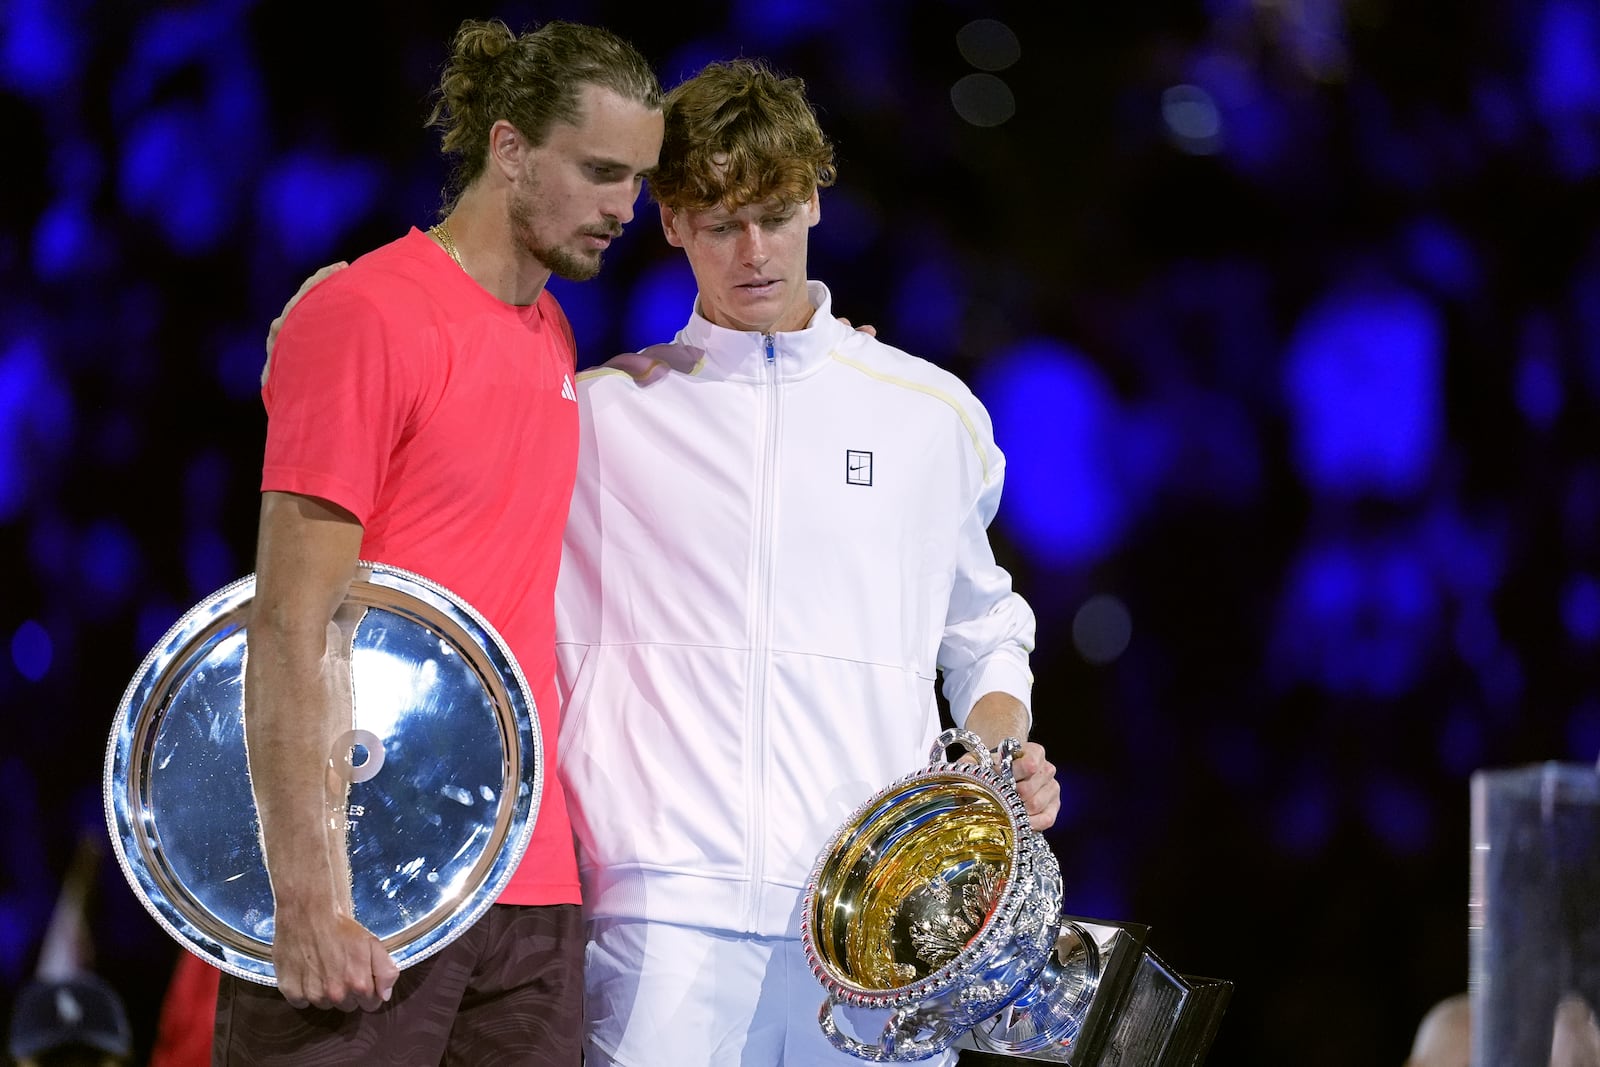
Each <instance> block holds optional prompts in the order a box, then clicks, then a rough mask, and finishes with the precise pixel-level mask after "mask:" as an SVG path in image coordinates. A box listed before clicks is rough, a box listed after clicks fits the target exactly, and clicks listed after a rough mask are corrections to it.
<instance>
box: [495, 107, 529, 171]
mask: <svg viewBox="0 0 1600 1067" xmlns="http://www.w3.org/2000/svg"><path fill="white" fill-rule="evenodd" d="M527 148H528V142H527V141H525V140H524V139H523V137H522V131H521V130H519V129H517V128H516V127H515V126H513V125H512V124H511V123H510V121H508V120H506V119H497V120H495V124H494V125H493V126H490V127H489V166H490V168H492V169H494V170H495V171H498V172H499V174H500V175H501V176H502V177H503V178H505V179H506V180H507V181H509V182H515V181H516V180H517V179H518V178H519V177H521V175H522V166H523V159H522V157H523V155H524V153H525V152H526V151H527Z"/></svg>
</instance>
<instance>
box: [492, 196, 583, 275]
mask: <svg viewBox="0 0 1600 1067" xmlns="http://www.w3.org/2000/svg"><path fill="white" fill-rule="evenodd" d="M533 199H534V198H533V196H532V195H531V194H523V193H516V194H513V195H512V197H511V203H510V207H509V208H508V209H507V214H508V216H509V218H510V222H511V232H512V234H513V235H514V236H515V237H516V239H517V242H518V243H519V244H521V245H522V247H523V248H524V249H526V250H527V252H528V254H529V255H530V256H532V257H533V258H534V259H536V260H538V261H539V262H540V263H542V264H544V265H545V266H546V267H547V268H549V270H550V273H551V274H554V275H555V276H556V277H557V278H565V279H566V280H567V281H569V282H586V281H588V280H589V279H590V278H593V277H594V276H595V275H597V274H599V273H600V265H601V262H602V261H603V259H604V256H603V255H602V254H601V253H599V252H591V253H583V252H575V251H573V250H572V249H570V248H562V247H561V246H560V245H554V244H545V243H542V242H541V241H540V240H539V239H538V237H537V236H536V235H535V234H534V229H533V216H534V202H533Z"/></svg>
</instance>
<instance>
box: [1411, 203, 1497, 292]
mask: <svg viewBox="0 0 1600 1067" xmlns="http://www.w3.org/2000/svg"><path fill="white" fill-rule="evenodd" d="M1403 241H1404V254H1405V257H1406V260H1407V262H1409V263H1410V265H1411V269H1412V270H1414V271H1415V272H1416V273H1417V275H1418V276H1420V277H1421V278H1422V279H1423V280H1425V281H1426V282H1427V283H1428V284H1429V285H1431V286H1432V287H1433V288H1434V289H1435V290H1436V291H1438V292H1441V293H1444V294H1446V295H1448V296H1453V297H1455V298H1457V299H1462V298H1465V297H1468V296H1471V295H1472V294H1473V293H1474V292H1475V291H1477V289H1478V286H1479V282H1480V274H1481V272H1480V269H1479V265H1478V257H1477V254H1476V253H1475V252H1474V251H1473V248H1472V245H1471V244H1470V243H1468V241H1467V240H1466V238H1464V237H1463V236H1462V235H1461V233H1460V231H1458V230H1457V229H1456V228H1455V227H1453V226H1450V225H1449V224H1448V223H1445V222H1442V221H1440V220H1439V219H1436V218H1423V219H1418V220H1417V221H1416V222H1414V223H1412V224H1411V226H1410V227H1408V228H1407V230H1406V232H1405V235H1404V238H1403Z"/></svg>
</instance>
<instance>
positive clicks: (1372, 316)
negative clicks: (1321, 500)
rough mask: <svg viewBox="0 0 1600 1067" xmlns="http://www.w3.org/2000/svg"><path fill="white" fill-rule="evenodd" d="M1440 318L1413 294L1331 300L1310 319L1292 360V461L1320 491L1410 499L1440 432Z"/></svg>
mask: <svg viewBox="0 0 1600 1067" xmlns="http://www.w3.org/2000/svg"><path fill="white" fill-rule="evenodd" d="M1442 338H1443V328H1442V326H1441V324H1440V321H1439V316H1438V314H1437V313H1436V312H1435V310H1434V309H1433V308H1432V307H1431V306H1430V305H1429V304H1427V303H1426V302H1425V301H1423V300H1421V299H1420V298H1418V297H1416V296H1414V295H1412V294H1410V293H1406V292H1401V291H1389V292H1382V293H1378V292H1365V293H1351V294H1343V295H1337V296H1332V297H1329V298H1327V299H1325V300H1323V301H1322V302H1321V303H1320V304H1319V305H1317V306H1316V307H1314V308H1312V309H1311V310H1310V311H1309V312H1308V313H1307V314H1306V316H1305V317H1304V318H1303V319H1302V321H1301V322H1300V324H1299V326H1298V327H1297V328H1296V330H1295V332H1294V336H1293V337H1292V339H1291V340H1290V343H1289V351H1288V354H1287V357H1286V360H1285V363H1286V368H1285V389H1286V392H1287V394H1288V396H1287V399H1288V404H1289V409H1290V416H1291V419H1292V423H1293V433H1294V459H1295V464H1296V466H1297V467H1298V468H1299V470H1300V474H1301V476H1302V477H1303V478H1304V479H1305V480H1306V482H1307V483H1308V484H1310V485H1311V486H1312V487H1313V488H1314V489H1317V490H1320V491H1323V492H1328V493H1333V494H1341V495H1360V494H1364V493H1375V494H1378V495H1382V496H1389V497H1400V496H1407V495H1410V494H1412V493H1415V492H1417V491H1418V490H1420V489H1421V488H1422V487H1423V485H1424V482H1425V481H1426V479H1427V476H1428V474H1429V471H1430V470H1431V468H1432V465H1433V459H1434V455H1435V453H1436V452H1437V450H1438V446H1439V440H1440V436H1441V432H1442V427H1441V424H1442V411H1441V407H1442V389H1441V382H1440V375H1441V359H1442V355H1441V347H1442Z"/></svg>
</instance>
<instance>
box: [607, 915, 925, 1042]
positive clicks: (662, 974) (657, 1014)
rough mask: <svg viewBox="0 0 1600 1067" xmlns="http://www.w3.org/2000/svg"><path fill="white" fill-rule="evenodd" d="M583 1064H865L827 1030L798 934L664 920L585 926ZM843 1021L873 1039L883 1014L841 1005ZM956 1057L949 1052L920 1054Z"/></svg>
mask: <svg viewBox="0 0 1600 1067" xmlns="http://www.w3.org/2000/svg"><path fill="white" fill-rule="evenodd" d="M584 987H585V1000H586V1008H585V1011H586V1014H587V1020H586V1024H587V1025H586V1028H585V1029H586V1037H585V1040H584V1057H585V1058H584V1063H585V1064H586V1065H590V1067H593V1065H597V1064H607V1065H609V1064H615V1065H617V1067H662V1065H666V1064H695V1065H699V1064H706V1065H707V1067H778V1065H785V1067H811V1065H813V1064H816V1065H829V1067H861V1064H862V1063H864V1062H865V1061H864V1060H860V1059H857V1058H856V1057H854V1056H851V1055H849V1054H848V1053H844V1052H840V1051H839V1050H838V1049H836V1048H834V1047H833V1045H832V1044H830V1043H829V1042H828V1039H827V1038H826V1037H824V1036H823V1033H822V1028H821V1026H819V1025H818V1023H817V1013H818V1010H819V1009H820V1008H821V1006H822V1003H823V1001H824V1000H826V999H827V993H826V992H825V991H824V989H823V988H822V983H821V982H819V981H817V979H816V976H815V975H813V974H812V973H811V968H810V967H808V966H807V965H806V954H805V949H804V947H803V945H802V943H801V941H800V939H799V938H792V937H754V936H743V935H736V934H729V933H725V932H722V931H713V930H702V929H698V928H694V927H686V926H673V925H670V924H667V923H646V922H635V921H625V920H614V919H599V920H594V921H592V922H591V923H590V924H589V942H588V945H587V947H586V949H585V956H584ZM839 1014H840V1016H842V1018H841V1020H840V1028H841V1029H842V1030H844V1031H845V1032H846V1033H854V1034H855V1035H857V1036H858V1037H860V1038H861V1039H863V1040H864V1041H866V1042H868V1043H869V1044H870V1043H874V1042H876V1041H877V1039H878V1035H879V1034H880V1033H881V1032H882V1030H883V1023H884V1020H885V1019H887V1017H888V1013H887V1012H869V1011H864V1010H855V1009H840V1012H839ZM920 1062H922V1063H924V1064H930V1065H950V1064H954V1063H955V1053H954V1052H947V1053H945V1054H944V1055H943V1056H935V1057H932V1058H929V1059H926V1060H922V1061H920Z"/></svg>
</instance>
